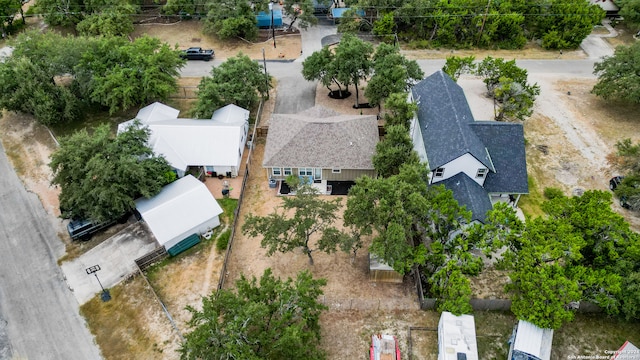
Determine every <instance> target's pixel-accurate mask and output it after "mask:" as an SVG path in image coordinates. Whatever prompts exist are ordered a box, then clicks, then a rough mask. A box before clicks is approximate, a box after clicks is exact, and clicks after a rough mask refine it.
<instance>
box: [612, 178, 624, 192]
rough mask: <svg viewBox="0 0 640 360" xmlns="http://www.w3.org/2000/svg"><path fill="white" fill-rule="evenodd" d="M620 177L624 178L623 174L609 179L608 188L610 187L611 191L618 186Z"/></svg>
mask: <svg viewBox="0 0 640 360" xmlns="http://www.w3.org/2000/svg"><path fill="white" fill-rule="evenodd" d="M622 179H624V176H620V175H618V176H614V177H612V178H611V179H610V180H609V189H611V191H615V190H616V188H617V187H618V185H620V183H621V182H622Z"/></svg>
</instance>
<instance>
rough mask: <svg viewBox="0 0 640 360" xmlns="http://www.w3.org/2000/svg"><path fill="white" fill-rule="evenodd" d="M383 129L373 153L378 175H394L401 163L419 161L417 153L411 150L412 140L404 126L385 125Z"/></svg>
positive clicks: (374, 165)
mask: <svg viewBox="0 0 640 360" xmlns="http://www.w3.org/2000/svg"><path fill="white" fill-rule="evenodd" d="M385 131H386V134H385V136H384V138H383V139H382V140H381V141H380V142H378V144H376V153H375V154H374V155H373V167H374V168H375V169H376V173H377V174H378V176H382V177H389V176H392V175H396V174H398V172H399V171H400V166H401V165H402V164H414V163H419V162H420V159H419V158H418V154H417V153H416V152H415V151H414V150H413V142H412V141H411V138H410V137H409V133H408V132H407V129H406V128H405V127H404V126H402V125H391V126H385Z"/></svg>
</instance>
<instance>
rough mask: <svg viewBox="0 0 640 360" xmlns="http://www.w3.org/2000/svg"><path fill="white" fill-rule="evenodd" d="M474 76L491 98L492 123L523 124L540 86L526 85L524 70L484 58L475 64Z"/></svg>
mask: <svg viewBox="0 0 640 360" xmlns="http://www.w3.org/2000/svg"><path fill="white" fill-rule="evenodd" d="M461 60H464V59H461ZM465 64H466V61H462V63H461V65H458V66H462V68H465V67H466V65H465ZM450 71H452V70H450ZM475 74H476V75H478V76H480V77H482V81H483V82H484V83H485V85H486V86H487V92H488V94H489V96H491V97H492V98H493V104H494V115H495V116H494V117H495V120H499V121H503V120H507V119H517V120H524V119H525V118H527V117H528V116H530V115H531V113H532V112H533V104H534V101H535V99H536V97H537V96H538V95H540V86H538V84H533V85H531V84H529V83H528V82H527V76H528V75H527V70H525V69H522V68H519V67H518V66H517V65H516V61H515V60H510V61H505V60H504V59H502V58H493V57H491V56H487V57H486V58H484V59H483V60H482V61H481V62H480V63H478V64H477V66H476V67H475Z"/></svg>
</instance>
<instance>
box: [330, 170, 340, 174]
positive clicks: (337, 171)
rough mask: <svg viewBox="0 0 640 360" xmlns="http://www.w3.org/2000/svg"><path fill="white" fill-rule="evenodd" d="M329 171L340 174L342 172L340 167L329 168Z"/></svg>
mask: <svg viewBox="0 0 640 360" xmlns="http://www.w3.org/2000/svg"><path fill="white" fill-rule="evenodd" d="M331 172H332V173H333V174H340V173H341V172H342V169H331Z"/></svg>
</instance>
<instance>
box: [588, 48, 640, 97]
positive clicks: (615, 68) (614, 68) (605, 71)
mask: <svg viewBox="0 0 640 360" xmlns="http://www.w3.org/2000/svg"><path fill="white" fill-rule="evenodd" d="M593 69H594V71H593V73H594V74H595V75H596V76H597V77H598V82H597V83H596V85H595V86H594V87H593V89H592V90H591V92H592V93H594V94H596V95H598V96H600V97H602V98H603V99H605V100H621V101H625V102H629V103H633V104H638V103H640V76H638V74H640V43H634V44H632V45H631V46H618V47H617V48H616V50H615V52H614V54H613V56H607V57H605V58H604V59H603V60H602V61H599V62H596V63H595V65H594V67H593Z"/></svg>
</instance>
